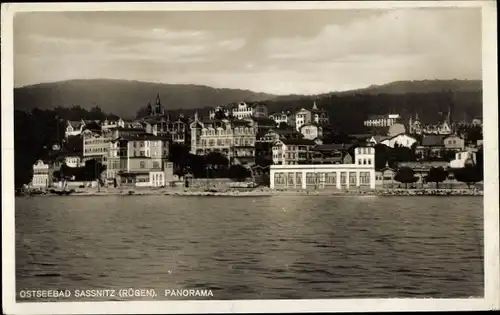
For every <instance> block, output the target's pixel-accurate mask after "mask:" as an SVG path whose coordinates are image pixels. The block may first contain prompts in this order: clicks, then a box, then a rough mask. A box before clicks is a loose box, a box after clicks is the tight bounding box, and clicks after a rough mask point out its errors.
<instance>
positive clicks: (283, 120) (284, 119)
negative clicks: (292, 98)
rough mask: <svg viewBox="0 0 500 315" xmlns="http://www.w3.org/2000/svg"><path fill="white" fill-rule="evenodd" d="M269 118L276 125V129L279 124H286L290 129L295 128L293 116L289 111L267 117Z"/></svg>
mask: <svg viewBox="0 0 500 315" xmlns="http://www.w3.org/2000/svg"><path fill="white" fill-rule="evenodd" d="M269 118H270V119H272V120H274V122H275V123H276V127H279V126H280V125H281V124H286V125H288V126H291V127H293V126H295V115H294V114H293V113H291V112H290V111H281V112H279V113H273V114H271V115H269Z"/></svg>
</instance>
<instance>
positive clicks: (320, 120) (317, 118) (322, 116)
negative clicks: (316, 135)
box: [311, 101, 330, 126]
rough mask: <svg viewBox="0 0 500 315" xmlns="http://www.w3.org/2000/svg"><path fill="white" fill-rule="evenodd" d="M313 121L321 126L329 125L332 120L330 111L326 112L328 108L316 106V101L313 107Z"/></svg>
mask: <svg viewBox="0 0 500 315" xmlns="http://www.w3.org/2000/svg"><path fill="white" fill-rule="evenodd" d="M311 121H312V122H313V123H316V124H318V125H320V126H325V125H328V124H329V122H330V119H329V117H328V113H327V112H326V110H324V109H322V108H318V106H316V101H315V102H314V104H313V107H312V109H311Z"/></svg>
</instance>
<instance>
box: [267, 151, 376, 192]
mask: <svg viewBox="0 0 500 315" xmlns="http://www.w3.org/2000/svg"><path fill="white" fill-rule="evenodd" d="M269 181H270V188H273V189H277V188H280V189H287V188H295V189H297V188H301V189H308V188H314V189H324V188H336V189H349V188H350V187H357V188H367V189H374V188H375V149H374V148H373V147H357V148H356V149H355V160H354V163H351V164H304V165H300V164H282V165H271V166H270V179H269Z"/></svg>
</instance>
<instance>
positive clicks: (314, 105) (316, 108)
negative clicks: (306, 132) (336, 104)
mask: <svg viewBox="0 0 500 315" xmlns="http://www.w3.org/2000/svg"><path fill="white" fill-rule="evenodd" d="M312 109H313V110H318V106H316V101H314V103H313V108H312Z"/></svg>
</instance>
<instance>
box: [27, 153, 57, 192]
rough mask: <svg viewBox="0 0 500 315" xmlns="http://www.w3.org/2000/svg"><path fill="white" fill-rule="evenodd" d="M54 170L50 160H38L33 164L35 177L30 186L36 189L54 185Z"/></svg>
mask: <svg viewBox="0 0 500 315" xmlns="http://www.w3.org/2000/svg"><path fill="white" fill-rule="evenodd" d="M52 181H53V170H52V167H51V165H50V163H49V162H46V161H43V160H38V161H36V162H35V164H34V165H33V179H32V181H31V183H30V186H31V187H33V188H35V189H47V188H49V187H50V186H51V185H52Z"/></svg>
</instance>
